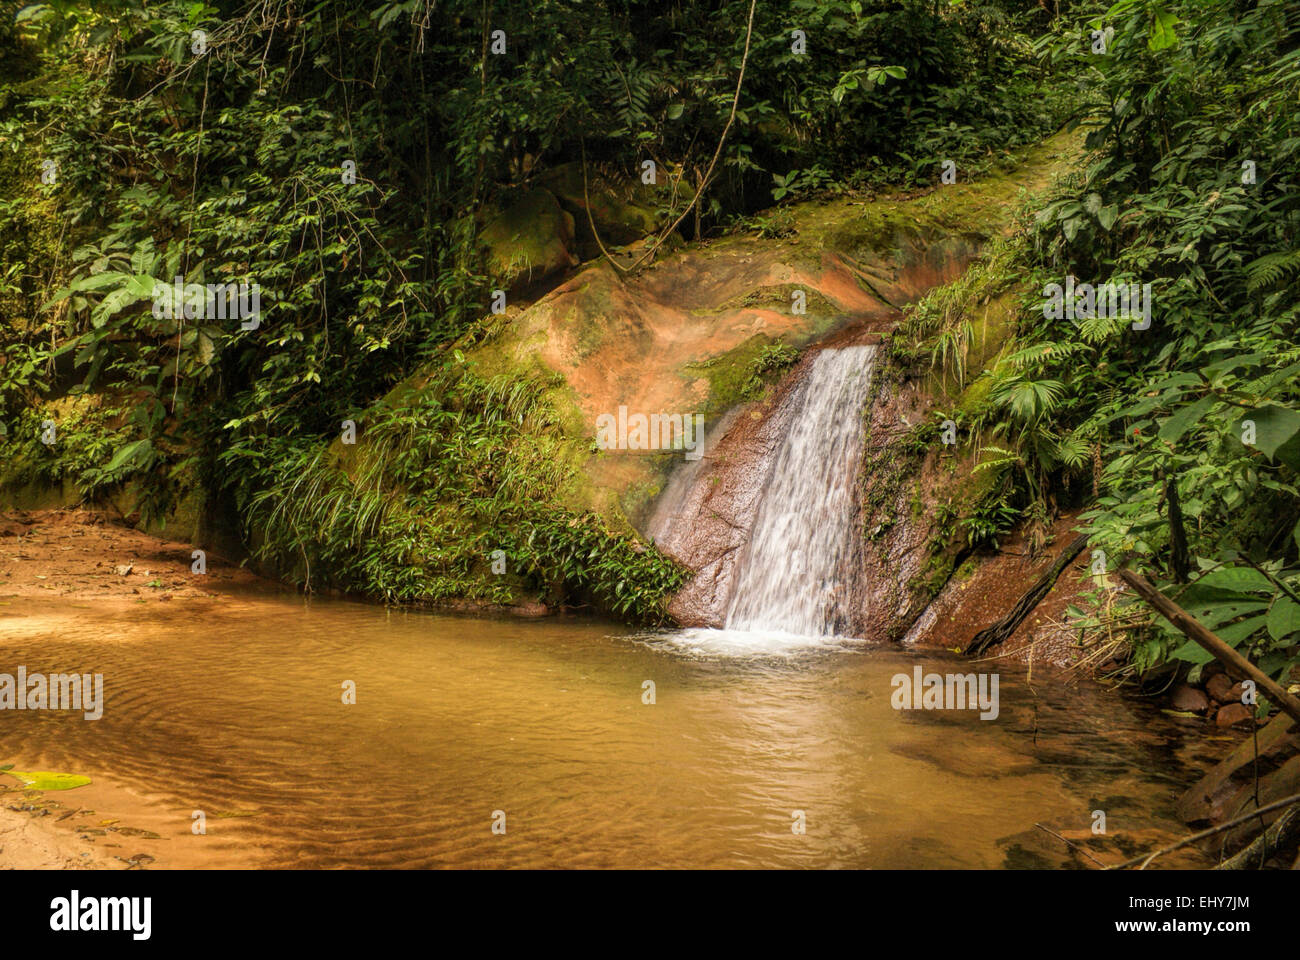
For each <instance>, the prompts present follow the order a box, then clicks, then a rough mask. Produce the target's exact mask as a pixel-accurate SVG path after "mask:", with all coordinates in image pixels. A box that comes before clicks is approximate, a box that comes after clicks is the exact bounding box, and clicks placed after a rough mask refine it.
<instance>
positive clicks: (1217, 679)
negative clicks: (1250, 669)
mask: <svg viewBox="0 0 1300 960" xmlns="http://www.w3.org/2000/svg"><path fill="white" fill-rule="evenodd" d="M1232 688H1233V682H1232V677H1230V676H1228V675H1227V674H1226V673H1216V674H1215V675H1214V676H1212V677H1210V681H1209V683H1207V684H1206V685H1205V692H1206V693H1208V694H1209V695H1210V696H1212V697H1213V698H1214V699H1215V700H1218V701H1219V702H1220V703H1227V702H1229V701H1230V700H1232V699H1234V698H1233V696H1232V693H1231V691H1232ZM1240 696H1241V695H1240V694H1238V695H1237V697H1236V699H1240Z"/></svg>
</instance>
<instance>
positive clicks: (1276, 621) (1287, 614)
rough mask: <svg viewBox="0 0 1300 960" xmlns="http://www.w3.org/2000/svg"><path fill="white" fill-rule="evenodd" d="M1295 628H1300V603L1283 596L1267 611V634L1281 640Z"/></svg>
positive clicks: (1293, 631) (1295, 629) (1294, 630)
mask: <svg viewBox="0 0 1300 960" xmlns="http://www.w3.org/2000/svg"><path fill="white" fill-rule="evenodd" d="M1297 630H1300V603H1296V602H1295V601H1294V600H1289V599H1287V598H1286V597H1283V598H1282V599H1280V600H1278V602H1277V603H1275V604H1273V609H1272V610H1270V611H1269V612H1268V635H1269V636H1270V637H1272V638H1273V639H1274V640H1281V639H1282V638H1284V637H1289V636H1290V635H1291V634H1293V633H1295V632H1296V631H1297Z"/></svg>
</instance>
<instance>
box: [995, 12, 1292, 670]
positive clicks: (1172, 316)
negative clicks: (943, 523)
mask: <svg viewBox="0 0 1300 960" xmlns="http://www.w3.org/2000/svg"><path fill="white" fill-rule="evenodd" d="M1103 25H1104V26H1108V27H1113V29H1114V34H1113V37H1112V39H1111V41H1110V44H1109V50H1108V53H1107V54H1106V55H1104V56H1102V55H1096V54H1094V53H1092V52H1091V50H1090V48H1089V44H1088V43H1087V42H1085V41H1084V40H1081V38H1083V37H1087V36H1088V34H1089V31H1090V30H1092V29H1100V28H1101V27H1102V26H1103ZM1298 39H1300V23H1298V22H1297V21H1296V20H1295V18H1294V17H1293V16H1289V15H1288V9H1287V5H1286V4H1284V3H1278V2H1267V0H1265V2H1260V3H1257V4H1250V5H1244V6H1243V5H1242V4H1239V3H1235V2H1229V0H1195V2H1185V3H1175V2H1159V3H1157V2H1151V0H1124V2H1121V3H1118V4H1115V5H1114V6H1110V5H1107V4H1099V3H1093V4H1082V5H1079V6H1078V7H1076V9H1075V10H1074V11H1073V13H1072V16H1071V18H1070V19H1069V20H1066V21H1064V22H1063V23H1062V24H1061V25H1060V27H1059V29H1057V30H1054V31H1053V33H1052V34H1051V35H1049V36H1047V37H1045V38H1044V39H1043V40H1042V41H1041V42H1040V44H1039V48H1040V50H1041V52H1042V55H1043V58H1044V62H1045V63H1046V64H1048V65H1049V66H1050V67H1051V69H1053V70H1054V71H1058V72H1062V73H1064V74H1065V75H1072V76H1075V77H1078V78H1080V90H1081V99H1080V106H1079V115H1078V117H1077V120H1078V121H1079V122H1081V123H1084V124H1086V125H1088V126H1089V128H1090V133H1089V137H1088V146H1089V147H1090V148H1091V149H1092V150H1093V151H1094V152H1093V154H1092V156H1091V162H1090V164H1089V166H1088V167H1087V169H1086V170H1085V171H1084V172H1083V173H1082V174H1081V175H1079V176H1078V177H1075V178H1073V179H1072V180H1070V181H1069V182H1066V183H1064V184H1061V185H1060V188H1059V190H1058V192H1057V194H1056V196H1055V197H1054V198H1053V199H1052V200H1051V201H1050V202H1049V203H1047V204H1045V205H1044V206H1043V207H1042V208H1041V210H1039V212H1038V214H1037V217H1036V219H1035V222H1034V223H1033V224H1030V225H1029V226H1028V227H1027V231H1026V234H1025V236H1026V239H1027V243H1026V244H1025V245H1023V246H1021V247H1020V248H1019V249H1020V253H1019V254H1018V260H1019V263H1020V264H1021V266H1022V268H1023V271H1024V274H1025V275H1026V277H1027V282H1026V283H1025V285H1024V287H1023V288H1022V289H1023V292H1024V300H1023V304H1022V311H1021V323H1020V329H1019V331H1018V340H1019V344H1018V348H1017V349H1016V350H1015V351H1013V352H1011V353H1010V354H1008V355H1007V356H1005V357H1004V358H1003V359H1002V361H1001V362H1000V363H999V364H998V366H997V367H996V369H995V370H994V373H993V384H992V388H991V390H990V395H989V399H990V401H991V403H992V415H991V416H990V417H988V418H987V419H986V422H985V423H984V424H983V428H984V429H985V430H986V431H987V432H988V434H989V439H988V441H987V445H986V451H987V453H988V454H991V455H992V456H990V457H988V459H986V461H985V463H984V464H982V466H987V468H988V469H994V470H1007V471H1010V472H1011V474H1012V475H1013V476H1014V477H1016V478H1017V483H1016V486H1017V488H1018V489H1021V490H1024V491H1025V492H1026V495H1028V496H1031V497H1032V498H1034V499H1035V500H1036V501H1037V502H1039V503H1040V504H1041V505H1043V506H1044V508H1045V507H1046V506H1047V504H1048V503H1049V501H1050V502H1053V503H1055V502H1061V501H1064V502H1069V501H1070V500H1074V501H1075V502H1078V501H1079V500H1080V499H1081V497H1082V496H1083V495H1084V493H1085V492H1086V491H1087V489H1088V487H1089V486H1091V484H1089V483H1087V482H1086V481H1087V480H1092V481H1093V482H1095V484H1096V486H1097V492H1098V496H1097V498H1096V500H1095V501H1094V502H1093V503H1092V504H1091V506H1090V509H1088V510H1087V511H1086V512H1085V513H1084V514H1083V518H1084V520H1085V521H1086V522H1087V523H1088V525H1089V530H1090V532H1091V536H1092V542H1091V545H1092V547H1093V548H1097V549H1101V550H1104V551H1105V553H1106V555H1107V556H1108V557H1109V558H1110V563H1111V565H1112V566H1113V564H1114V563H1115V562H1118V561H1120V560H1122V559H1127V560H1129V561H1130V562H1133V563H1134V564H1136V565H1138V566H1141V567H1145V568H1146V569H1147V570H1148V571H1149V572H1150V573H1151V574H1152V575H1153V576H1155V577H1156V579H1157V580H1158V581H1160V582H1161V584H1162V585H1163V586H1165V587H1168V588H1173V581H1174V580H1175V579H1176V577H1175V569H1174V561H1173V553H1174V549H1175V547H1174V543H1173V532H1172V531H1173V530H1174V529H1175V528H1181V529H1182V531H1183V532H1184V533H1185V536H1186V542H1187V550H1188V552H1189V553H1190V555H1191V557H1192V558H1193V559H1195V560H1196V561H1197V563H1198V564H1199V565H1200V566H1201V568H1202V569H1213V570H1215V571H1223V570H1232V569H1238V568H1236V567H1233V566H1232V564H1233V563H1235V562H1236V558H1239V557H1249V558H1252V559H1253V560H1254V561H1255V562H1257V563H1259V564H1260V565H1261V566H1262V567H1265V568H1266V569H1269V570H1271V571H1272V572H1273V573H1274V574H1276V575H1277V577H1278V580H1279V581H1287V580H1288V578H1292V577H1293V576H1294V572H1293V568H1294V566H1295V561H1296V558H1297V551H1296V547H1297V541H1296V538H1295V535H1294V534H1295V531H1296V528H1297V520H1300V493H1298V491H1297V488H1296V474H1297V471H1298V470H1300V414H1297V413H1296V412H1295V407H1296V402H1297V399H1300V347H1298V346H1297V343H1300V335H1298V334H1300V331H1298V330H1297V314H1298V307H1300V303H1298V302H1297V299H1296V296H1295V293H1294V289H1295V288H1294V285H1293V284H1291V283H1289V280H1290V279H1291V278H1292V277H1293V276H1294V275H1295V272H1296V270H1297V269H1298V268H1300V261H1298V260H1297V259H1296V255H1295V244H1294V237H1295V235H1296V230H1297V227H1298V226H1300V196H1298V195H1297V194H1296V192H1295V191H1294V189H1293V188H1292V186H1291V183H1290V171H1292V170H1294V168H1295V163H1296V158H1297V153H1298V152H1300V125H1298V124H1297V119H1296V113H1295V111H1294V109H1292V105H1293V104H1294V103H1295V101H1296V99H1297V96H1298V95H1300V55H1298V54H1297V52H1296V42H1297V40H1298ZM1250 164H1254V166H1255V168H1256V169H1257V178H1256V181H1255V182H1253V183H1252V182H1248V181H1249V179H1250V178H1249V176H1248V175H1247V174H1248V171H1249V169H1250ZM1066 274H1072V275H1074V276H1075V277H1077V278H1079V279H1080V282H1082V281H1085V280H1086V281H1088V282H1091V283H1094V284H1100V283H1104V282H1106V281H1108V280H1116V281H1124V282H1129V281H1132V282H1137V283H1151V284H1152V300H1153V305H1152V322H1151V327H1150V329H1147V330H1140V329H1138V330H1135V329H1132V327H1131V325H1130V323H1129V322H1128V321H1127V320H1124V319H1114V318H1103V317H1097V318H1091V319H1085V320H1082V321H1080V322H1078V323H1075V322H1072V321H1070V320H1068V319H1059V320H1054V319H1049V318H1047V317H1045V316H1044V311H1043V310H1042V309H1041V307H1042V302H1043V300H1042V296H1041V294H1040V291H1042V289H1043V286H1044V284H1046V283H1049V282H1056V283H1061V282H1063V280H1064V277H1065V275H1066ZM1090 475H1091V476H1090ZM1080 481H1085V482H1083V483H1080ZM1171 485H1172V490H1173V494H1174V499H1175V501H1176V505H1175V503H1174V502H1171V497H1170V493H1171ZM1226 575H1227V574H1221V573H1215V574H1207V575H1206V577H1207V578H1211V579H1210V580H1209V581H1208V582H1207V580H1206V578H1202V579H1201V580H1197V581H1196V583H1194V584H1193V585H1192V586H1191V587H1190V588H1183V589H1186V590H1187V591H1188V596H1191V597H1193V598H1195V597H1196V596H1198V595H1199V593H1198V592H1199V591H1201V590H1202V588H1204V589H1209V587H1210V586H1211V585H1213V584H1214V583H1215V582H1216V581H1215V580H1214V579H1212V578H1216V577H1220V576H1226ZM1234 575H1235V574H1234ZM1252 575H1254V574H1252ZM1256 586H1257V587H1258V591H1256V590H1253V589H1252V590H1247V591H1245V593H1246V594H1250V596H1249V597H1247V596H1244V595H1237V594H1234V595H1233V596H1231V597H1227V598H1226V599H1224V598H1223V597H1220V598H1219V599H1220V600H1224V604H1220V605H1218V606H1215V605H1213V604H1211V605H1209V606H1205V605H1201V606H1197V607H1196V609H1197V611H1199V612H1200V613H1201V614H1203V615H1204V616H1205V618H1206V620H1207V622H1208V623H1209V624H1210V625H1211V626H1216V625H1217V626H1219V627H1221V628H1222V629H1224V630H1226V631H1229V634H1230V635H1231V636H1232V637H1233V638H1234V642H1240V643H1242V644H1244V645H1245V648H1248V649H1250V650H1251V651H1252V654H1253V655H1258V656H1261V657H1263V658H1265V660H1266V661H1267V662H1268V664H1269V667H1268V669H1269V670H1270V672H1277V673H1278V675H1281V673H1282V672H1283V670H1284V668H1287V667H1288V665H1289V664H1291V663H1294V662H1295V660H1296V647H1295V641H1296V638H1295V636H1294V633H1293V632H1292V631H1289V630H1287V631H1286V632H1284V633H1282V635H1280V636H1274V634H1273V633H1271V632H1269V630H1268V627H1267V623H1266V621H1267V616H1266V615H1265V613H1264V611H1265V610H1272V609H1273V608H1274V607H1277V609H1279V610H1280V611H1281V612H1279V613H1278V614H1277V615H1276V618H1275V627H1276V630H1279V631H1280V630H1283V629H1284V627H1285V626H1286V624H1287V623H1289V622H1290V621H1289V620H1286V619H1285V618H1286V617H1288V616H1289V611H1290V609H1291V608H1290V606H1289V602H1290V601H1287V603H1286V604H1284V603H1283V595H1284V591H1283V590H1282V588H1281V587H1280V586H1279V585H1278V584H1276V583H1274V584H1271V585H1270V584H1269V582H1268V581H1267V580H1263V579H1260V580H1258V581H1257V583H1256ZM1264 593H1268V597H1265V596H1264ZM1228 601H1230V602H1228ZM1103 602H1108V601H1103ZM1215 603H1218V600H1216V601H1215ZM1225 604H1226V605H1225ZM1234 604H1235V605H1236V606H1234ZM1243 604H1244V606H1243ZM1279 605H1280V606H1279ZM1247 607H1249V609H1247ZM1234 611H1235V612H1234ZM1248 614H1249V616H1248ZM1090 616H1093V619H1092V620H1091V621H1090V625H1091V627H1092V628H1093V629H1094V630H1095V631H1101V632H1103V633H1104V632H1106V631H1108V630H1110V629H1111V627H1112V626H1113V625H1114V624H1116V623H1118V624H1120V627H1119V628H1118V629H1121V630H1123V631H1131V629H1135V624H1136V625H1138V626H1140V624H1138V621H1135V620H1134V617H1133V616H1132V615H1131V613H1130V611H1128V610H1125V609H1119V610H1113V609H1112V610H1106V611H1103V613H1102V614H1101V615H1100V619H1098V614H1096V613H1095V612H1094V614H1091V615H1090ZM1139 620H1140V621H1141V622H1143V623H1146V622H1149V618H1139ZM1085 625H1089V623H1085ZM1126 635H1127V634H1126ZM1132 636H1134V637H1136V639H1135V640H1133V641H1132V647H1133V649H1134V651H1135V660H1134V663H1135V665H1137V666H1138V667H1139V668H1141V669H1146V668H1150V667H1152V666H1155V665H1158V664H1161V663H1164V662H1166V661H1168V660H1169V659H1170V658H1171V657H1172V658H1174V659H1175V660H1185V659H1187V658H1188V657H1189V656H1190V655H1191V651H1189V650H1188V648H1186V647H1185V646H1184V645H1183V644H1182V643H1181V641H1180V640H1179V639H1178V638H1177V637H1175V636H1174V635H1173V634H1172V633H1171V632H1170V631H1167V630H1164V629H1163V628H1158V629H1156V630H1155V631H1154V632H1151V631H1149V630H1148V629H1147V628H1145V627H1142V628H1140V629H1136V633H1133V634H1132ZM1126 642H1128V641H1126Z"/></svg>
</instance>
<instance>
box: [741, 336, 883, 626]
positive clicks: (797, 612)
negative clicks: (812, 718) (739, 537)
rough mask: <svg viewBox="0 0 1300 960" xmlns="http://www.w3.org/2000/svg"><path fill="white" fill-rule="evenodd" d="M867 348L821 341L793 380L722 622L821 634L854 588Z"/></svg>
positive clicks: (839, 619)
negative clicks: (790, 412)
mask: <svg viewBox="0 0 1300 960" xmlns="http://www.w3.org/2000/svg"><path fill="white" fill-rule="evenodd" d="M875 352H876V348H875V347H873V346H854V347H842V348H839V349H827V350H822V351H821V352H820V353H818V354H817V355H816V356H815V357H813V359H812V363H811V366H810V369H809V371H808V373H807V375H806V376H805V377H804V379H803V382H802V383H801V384H800V385H799V387H798V389H797V390H796V391H795V392H794V393H793V394H792V395H791V396H790V397H788V398H787V400H786V402H787V403H792V404H794V405H795V409H794V416H793V417H792V418H791V421H790V429H789V432H788V433H787V434H786V436H785V438H784V440H783V442H782V446H781V449H780V451H779V452H778V454H777V456H776V459H775V461H774V463H773V467H772V472H771V475H770V476H769V478H768V481H767V485H766V487H765V489H764V491H763V494H762V500H761V502H760V505H759V508H758V512H757V514H756V516H755V519H754V525H753V527H752V528H751V530H750V535H749V540H748V543H747V544H746V545H745V549H744V555H743V556H742V558H741V560H740V572H739V575H738V578H737V581H736V586H735V590H734V592H733V593H732V596H731V603H730V607H729V609H728V611H727V623H726V626H727V629H728V630H742V631H750V630H756V631H781V632H784V633H790V634H797V635H801V636H812V637H829V636H835V635H838V634H842V633H843V632H845V630H846V629H847V625H848V622H849V615H850V604H851V601H852V594H853V591H852V589H851V584H852V580H853V563H852V555H853V544H854V535H853V516H854V497H853V482H854V477H855V476H856V474H857V466H858V459H859V457H860V455H861V448H862V407H863V404H864V403H865V402H866V398H867V391H868V388H869V386H870V382H871V369H872V366H873V361H874V359H875Z"/></svg>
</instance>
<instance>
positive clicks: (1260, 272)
mask: <svg viewBox="0 0 1300 960" xmlns="http://www.w3.org/2000/svg"><path fill="white" fill-rule="evenodd" d="M1297 272H1300V249H1296V250H1288V251H1277V252H1275V253H1266V254H1264V256H1262V257H1260V258H1259V259H1258V260H1253V261H1251V262H1250V263H1248V264H1246V285H1247V287H1249V289H1250V290H1251V291H1252V292H1254V291H1257V290H1267V289H1268V288H1269V287H1273V286H1276V285H1277V284H1279V283H1281V282H1282V281H1284V280H1289V279H1290V278H1291V277H1292V276H1293V275H1294V274H1296V273H1297Z"/></svg>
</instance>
